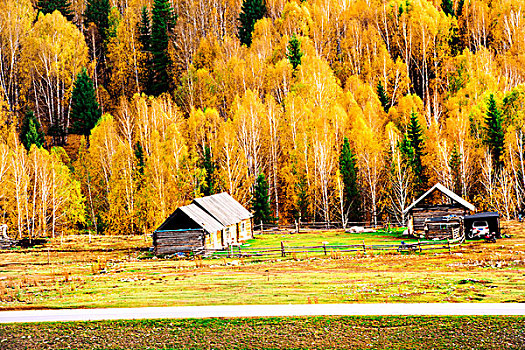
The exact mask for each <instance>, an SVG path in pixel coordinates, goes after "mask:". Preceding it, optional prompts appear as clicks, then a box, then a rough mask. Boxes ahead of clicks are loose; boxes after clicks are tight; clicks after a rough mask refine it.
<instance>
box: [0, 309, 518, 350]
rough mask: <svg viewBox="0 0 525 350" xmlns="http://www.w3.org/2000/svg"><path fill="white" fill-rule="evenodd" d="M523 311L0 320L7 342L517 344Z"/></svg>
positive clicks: (30, 345) (17, 345)
mask: <svg viewBox="0 0 525 350" xmlns="http://www.w3.org/2000/svg"><path fill="white" fill-rule="evenodd" d="M524 330H525V317H523V316H519V317H514V316H513V317H498V316H477V317H472V316H454V317H429V316H417V317H406V316H370V317H290V318H286V317H270V318H232V319H217V318H214V319H185V320H124V321H100V322H56V323H38V324H36V323H35V324H31V323H27V324H0V347H1V348H2V349H4V350H11V349H21V348H27V349H49V348H53V349H62V348H75V349H406V350H409V349H523V348H524V347H525V331H524Z"/></svg>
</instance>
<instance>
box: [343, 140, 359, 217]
mask: <svg viewBox="0 0 525 350" xmlns="http://www.w3.org/2000/svg"><path fill="white" fill-rule="evenodd" d="M339 170H340V172H341V177H342V178H343V197H344V200H343V202H344V211H345V212H346V213H348V220H349V221H350V222H358V221H361V201H360V198H361V197H360V194H359V188H358V185H357V184H358V181H357V161H356V157H355V155H354V153H353V152H352V148H350V142H348V138H346V137H345V138H344V141H343V148H342V149H341V155H340V156H339Z"/></svg>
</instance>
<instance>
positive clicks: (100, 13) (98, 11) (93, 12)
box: [84, 0, 111, 41]
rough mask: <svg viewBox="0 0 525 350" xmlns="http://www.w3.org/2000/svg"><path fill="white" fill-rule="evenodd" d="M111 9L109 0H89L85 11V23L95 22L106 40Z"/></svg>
mask: <svg viewBox="0 0 525 350" xmlns="http://www.w3.org/2000/svg"><path fill="white" fill-rule="evenodd" d="M110 10H111V5H110V4H109V0H88V2H87V5H86V12H85V13H84V17H85V23H86V24H88V23H94V24H95V26H96V27H97V29H98V32H99V34H100V36H101V38H102V40H104V41H105V40H106V39H107V35H108V33H107V30H108V28H109V11H110Z"/></svg>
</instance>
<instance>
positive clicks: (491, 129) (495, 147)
mask: <svg viewBox="0 0 525 350" xmlns="http://www.w3.org/2000/svg"><path fill="white" fill-rule="evenodd" d="M484 130H485V144H486V145H487V146H488V147H489V150H490V153H491V155H492V161H493V163H494V166H495V167H496V168H497V169H500V168H501V167H502V166H503V159H502V156H503V150H504V141H505V133H504V131H503V117H502V114H501V112H500V110H499V108H498V106H497V105H496V100H495V99H494V95H493V94H490V96H489V101H488V106H487V116H486V117H485V127H484Z"/></svg>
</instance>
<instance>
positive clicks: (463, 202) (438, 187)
mask: <svg viewBox="0 0 525 350" xmlns="http://www.w3.org/2000/svg"><path fill="white" fill-rule="evenodd" d="M435 190H438V191H440V192H441V193H443V194H444V195H445V196H447V197H448V198H450V199H452V200H453V201H455V202H456V203H458V204H460V205H462V206H464V207H465V208H467V209H470V210H472V211H476V207H475V206H473V205H472V204H470V203H469V202H467V201H466V200H464V199H463V198H461V197H460V196H458V195H457V194H455V193H454V192H452V191H451V190H449V189H448V188H446V187H445V186H443V185H442V184H440V183H437V184H435V185H434V186H433V187H432V188H431V189H430V190H428V191H426V192H425V193H424V194H423V195H422V196H421V197H419V198H418V199H417V200H416V201H414V203H412V204H411V205H410V206H409V207H408V208H406V209H405V210H403V212H404V213H408V212H409V211H410V210H412V208H414V207H415V206H416V205H418V204H419V203H420V202H421V201H422V200H424V199H425V198H426V197H428V196H429V195H430V194H431V193H432V192H434V191H435Z"/></svg>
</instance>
